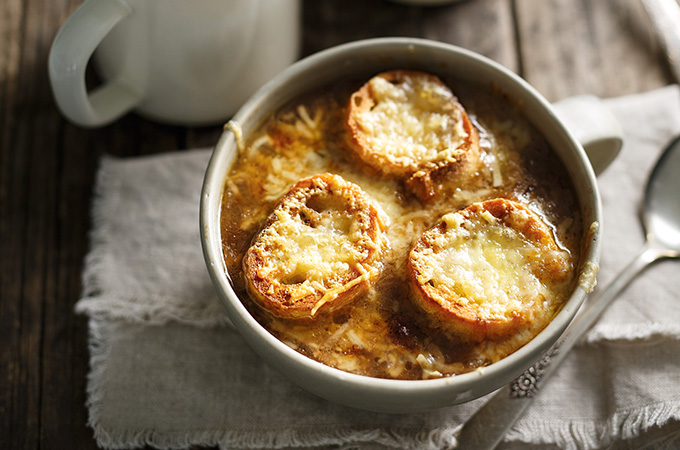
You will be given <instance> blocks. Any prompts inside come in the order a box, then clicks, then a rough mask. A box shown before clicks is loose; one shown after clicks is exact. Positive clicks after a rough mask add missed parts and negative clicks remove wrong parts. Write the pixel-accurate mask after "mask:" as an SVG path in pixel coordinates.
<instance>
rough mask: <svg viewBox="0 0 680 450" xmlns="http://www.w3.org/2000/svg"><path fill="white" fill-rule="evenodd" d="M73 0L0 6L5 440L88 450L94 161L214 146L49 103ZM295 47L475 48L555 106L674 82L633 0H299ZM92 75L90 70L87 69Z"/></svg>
mask: <svg viewBox="0 0 680 450" xmlns="http://www.w3.org/2000/svg"><path fill="white" fill-rule="evenodd" d="M79 4H80V0H3V1H2V2H0V339H1V341H0V448H2V449H41V448H44V449H51V448H58V449H62V448H78V449H88V448H96V443H95V441H94V438H93V435H92V430H91V429H90V428H89V427H88V426H87V417H88V413H87V409H86V407H85V401H86V393H85V388H86V377H87V372H88V359H89V354H88V350H87V322H86V319H85V318H84V317H81V316H77V315H75V314H74V312H73V306H74V304H75V302H76V301H77V299H78V297H79V295H80V290H81V288H82V285H81V279H80V276H81V272H82V267H83V266H82V264H83V258H84V256H85V254H86V253H87V250H88V246H89V242H88V231H89V229H90V227H91V223H90V205H91V202H92V188H93V185H94V181H95V176H96V171H97V167H98V164H99V160H100V158H101V156H102V155H104V154H110V155H114V156H117V157H133V156H140V155H148V154H153V153H159V152H165V151H172V150H175V149H182V148H192V147H209V146H211V145H213V143H214V142H216V140H217V138H218V136H219V133H220V128H219V127H206V128H182V127H172V126H166V125H161V124H156V123H153V122H150V121H148V120H145V119H144V118H141V117H138V116H137V115H135V114H130V115H128V116H126V117H124V118H123V119H121V120H119V121H118V122H116V123H115V124H113V125H110V126H107V127H104V128H99V129H93V130H88V129H81V128H78V127H75V126H73V125H72V124H70V123H68V122H67V121H65V120H64V119H63V118H62V116H61V115H60V114H59V111H58V110H57V108H56V107H55V105H54V102H53V100H52V95H51V92H50V88H49V82H48V77H47V69H46V62H47V56H48V53H49V48H50V45H51V42H52V40H53V38H54V36H55V34H56V32H57V30H58V29H59V27H60V26H61V24H62V23H63V22H64V21H65V20H66V18H67V17H69V15H70V14H71V13H72V12H73V11H74V10H75V9H76V8H77V6H78V5H79ZM303 11H304V13H303V27H304V30H303V54H305V55H307V54H310V53H313V52H316V51H319V50H321V49H324V48H327V47H330V46H332V45H336V44H340V43H343V42H348V41H353V40H357V39H363V38H369V37H378V36H415V37H423V38H428V39H435V40H439V41H442V42H448V43H452V44H456V45H460V46H463V47H466V48H469V49H472V50H475V51H478V52H480V53H482V54H484V55H486V56H488V57H490V58H492V59H494V60H496V61H498V62H500V63H501V64H503V65H505V66H507V67H509V68H510V69H511V70H514V71H515V72H517V73H519V74H520V75H522V76H524V77H525V78H526V79H527V80H528V81H529V82H530V83H532V84H534V85H535V86H536V87H537V88H538V90H539V91H541V92H542V93H543V94H545V95H546V96H547V97H548V99H550V100H557V99H560V98H562V97H565V96H568V95H573V94H578V93H592V94H596V95H601V96H605V97H609V96H616V95H621V94H628V93H634V92H642V91H645V90H648V89H652V88H655V87H659V86H662V85H664V84H667V83H669V82H670V81H671V80H670V75H669V71H668V70H667V67H666V66H665V62H664V61H663V59H662V56H661V53H660V51H659V46H658V42H657V39H656V37H655V35H654V33H653V32H652V31H651V30H650V28H649V21H648V19H647V18H646V16H645V15H644V11H643V10H642V7H641V6H640V5H639V3H638V2H637V1H636V0H598V1H592V0H540V1H537V0H468V1H465V2H461V3H458V4H452V5H449V6H444V7H433V8H418V7H413V6H405V5H400V4H396V3H392V2H389V1H387V0H307V1H305V2H304V9H303ZM88 76H89V77H92V78H95V79H96V76H95V75H93V74H92V71H90V72H89V75H88Z"/></svg>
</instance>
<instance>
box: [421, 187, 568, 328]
mask: <svg viewBox="0 0 680 450" xmlns="http://www.w3.org/2000/svg"><path fill="white" fill-rule="evenodd" d="M409 270H410V272H411V277H412V281H413V286H414V292H415V295H416V299H417V302H418V303H419V304H420V306H422V307H423V309H425V310H426V311H427V312H429V313H431V314H432V316H433V318H434V320H435V321H437V323H438V326H441V327H442V328H445V329H448V330H449V331H452V332H453V333H454V334H457V335H459V336H466V337H467V336H469V337H471V338H472V339H473V340H482V339H485V338H499V337H504V336H509V335H511V334H512V333H514V332H515V331H516V330H517V329H518V328H519V327H520V326H525V325H526V324H531V323H537V322H540V321H541V320H544V319H546V318H547V317H550V316H552V314H553V313H554V309H555V307H556V304H555V302H556V300H555V299H556V298H559V297H557V296H555V295H554V292H555V289H556V288H557V287H559V285H560V283H562V282H563V281H565V280H566V279H567V278H568V276H569V274H570V272H571V264H570V257H569V253H568V252H567V251H566V250H564V249H561V248H560V247H559V246H558V245H557V244H556V243H555V241H554V239H553V237H552V232H551V229H550V228H549V227H548V226H547V225H546V224H545V223H544V222H543V221H542V220H541V218H540V217H539V216H538V215H537V214H535V213H533V212H532V211H531V210H529V209H528V208H526V207H525V206H523V205H521V204H520V203H518V202H514V201H510V200H506V199H494V200H489V201H486V202H483V203H477V204H473V205H471V206H469V207H468V208H466V209H464V210H462V211H458V212H454V213H449V214H446V215H444V216H443V217H442V219H441V222H440V223H439V224H438V225H437V226H435V227H434V228H432V229H430V230H428V231H427V232H425V233H424V234H423V236H422V237H421V238H420V239H419V240H418V242H417V243H416V245H415V246H414V248H413V249H412V251H411V253H410V255H409Z"/></svg>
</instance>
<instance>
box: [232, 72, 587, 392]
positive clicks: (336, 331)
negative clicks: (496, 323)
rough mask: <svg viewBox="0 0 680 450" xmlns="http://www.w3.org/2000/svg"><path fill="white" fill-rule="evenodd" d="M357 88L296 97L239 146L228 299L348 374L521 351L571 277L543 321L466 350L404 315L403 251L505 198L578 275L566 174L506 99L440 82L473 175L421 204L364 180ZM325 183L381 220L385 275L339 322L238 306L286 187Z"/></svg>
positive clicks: (578, 230) (402, 372) (392, 374)
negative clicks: (355, 117) (467, 211)
mask: <svg viewBox="0 0 680 450" xmlns="http://www.w3.org/2000/svg"><path fill="white" fill-rule="evenodd" d="M365 81H366V80H356V81H355V82H350V81H348V82H346V83H343V84H340V85H334V86H332V87H329V88H327V89H322V90H318V91H315V92H313V93H310V94H308V95H305V96H304V97H301V98H298V99H296V100H295V101H293V102H290V103H289V104H287V105H285V106H284V107H282V108H281V109H279V110H278V111H275V112H273V113H272V114H271V117H270V118H269V119H268V120H266V121H265V122H264V123H263V124H262V125H261V126H259V127H258V129H257V130H256V131H255V132H254V133H252V134H251V135H250V136H246V138H245V140H244V141H243V143H242V144H243V145H241V148H240V149H239V156H238V159H237V161H236V162H235V164H234V165H233V166H232V169H231V172H230V173H229V175H228V178H227V181H226V183H225V187H224V192H223V200H222V215H221V227H222V242H223V253H224V260H225V263H226V266H227V270H228V273H229V275H230V279H231V281H232V283H233V286H234V289H235V291H236V293H237V294H238V295H239V297H240V299H241V300H242V302H243V304H244V305H245V306H246V307H247V309H248V310H249V311H250V312H251V314H252V315H253V316H254V317H255V318H256V319H257V320H258V321H259V322H260V323H261V324H262V326H263V327H265V328H266V329H267V330H269V332H271V333H272V334H273V335H274V336H276V337H277V338H278V339H280V340H281V341H282V342H284V343H285V344H287V345H288V346H290V347H291V348H293V349H295V350H296V351H298V352H300V353H301V354H303V355H306V356H308V357H310V358H312V359H315V360H317V361H319V362H321V363H323V364H326V365H328V366H331V367H335V368H338V369H341V370H344V371H347V372H352V373H357V374H362V375H367V376H371V377H381V378H394V379H424V378H436V377H445V376H451V375H456V374H461V373H465V372H469V371H472V370H475V369H478V368H482V367H484V366H486V365H489V364H491V363H493V362H495V361H498V360H500V359H502V358H503V357H505V356H507V355H508V354H510V353H512V352H514V351H515V350H517V349H518V348H519V347H521V346H522V345H524V344H525V343H527V342H528V341H529V340H530V339H531V338H532V337H533V336H535V335H536V334H537V333H538V332H540V330H541V329H543V328H544V327H545V326H546V324H547V323H548V322H549V320H550V319H551V318H552V317H553V316H554V314H556V313H557V312H558V311H559V309H560V307H561V306H562V305H563V304H564V302H566V300H567V299H568V298H569V296H570V295H571V293H572V291H573V290H574V288H575V285H576V283H577V280H576V277H575V269H572V272H571V273H570V274H569V276H568V278H567V280H566V281H565V282H564V283H563V284H561V285H560V287H559V288H555V289H553V292H551V294H552V295H553V296H554V299H553V301H552V302H551V305H554V306H553V307H551V308H552V309H553V310H551V311H550V314H549V315H548V316H547V317H544V318H540V320H536V321H535V322H534V323H531V325H529V326H527V327H524V328H523V329H522V330H520V331H519V332H518V333H515V334H513V335H512V336H510V337H504V338H502V339H496V340H485V341H483V342H474V343H470V342H466V341H465V340H461V339H457V338H454V337H452V336H449V335H447V334H446V333H441V332H440V331H439V330H437V329H436V328H435V327H433V326H431V325H430V324H429V323H428V319H427V317H425V316H424V314H423V312H422V311H421V310H419V309H418V308H417V307H415V306H414V304H413V302H412V299H411V298H410V296H411V291H410V289H409V286H408V280H407V275H406V263H407V257H408V254H409V251H410V249H411V248H412V246H413V245H414V243H415V241H416V240H417V239H418V238H419V237H420V236H421V234H422V233H423V232H424V231H426V230H427V229H429V228H430V227H432V226H433V225H435V224H436V223H437V222H438V221H439V220H440V218H441V217H442V216H443V215H444V214H446V213H449V212H452V211H457V210H460V209H462V208H465V207H467V206H468V205H470V204H472V203H474V202H480V201H485V200H489V199H494V198H507V199H511V200H515V201H518V202H520V203H522V204H523V205H526V206H527V207H528V208H529V209H531V210H532V211H534V212H536V213H537V214H539V215H540V216H541V218H542V219H543V220H544V221H545V222H546V223H547V224H549V225H550V226H551V228H552V232H553V234H554V236H553V237H554V239H555V241H556V242H557V243H558V244H559V246H560V247H562V248H563V249H565V250H567V251H568V252H569V255H570V258H571V261H572V267H573V268H577V267H578V266H579V260H580V240H581V236H582V233H583V224H582V221H581V217H580V215H579V214H580V213H579V211H580V209H579V205H578V201H577V198H576V194H575V192H574V190H573V187H572V186H571V184H570V181H569V178H568V176H567V174H566V171H565V169H564V167H563V166H562V164H561V163H560V161H559V159H558V158H557V157H556V155H555V154H554V153H553V152H552V150H551V149H550V147H549V146H548V144H547V142H546V140H545V139H544V138H543V137H542V136H541V135H540V134H539V133H538V132H537V131H536V130H535V129H534V128H533V127H532V126H531V125H530V124H529V123H528V122H527V121H526V120H525V119H524V118H523V117H522V114H521V108H519V107H518V106H516V105H514V104H513V103H512V102H511V101H510V100H509V99H508V98H506V97H505V96H503V95H502V94H500V93H498V92H495V91H494V90H493V89H486V88H484V87H481V86H476V85H472V84H468V83H461V82H456V81H453V80H446V79H444V81H445V82H446V84H447V85H449V86H450V87H451V88H452V91H453V92H454V94H455V95H456V96H457V97H458V99H459V100H460V102H461V104H462V105H463V106H464V107H465V109H466V110H467V113H468V115H469V117H470V119H471V121H472V123H473V124H474V125H475V127H476V128H477V131H478V133H479V137H480V148H481V159H482V164H481V165H480V168H479V170H478V171H477V172H476V174H475V176H474V177H471V178H470V179H469V180H466V181H465V183H464V184H462V185H461V184H460V183H459V182H458V181H457V180H455V174H452V175H451V176H450V177H449V178H446V179H444V180H443V181H441V182H440V185H439V186H438V192H439V193H438V194H437V195H436V196H435V197H434V198H432V199H429V200H427V201H422V200H420V199H418V198H416V197H415V196H414V195H412V194H411V193H409V191H408V190H406V189H405V187H404V185H403V182H401V181H399V180H395V179H389V178H386V177H384V176H380V175H376V174H375V173H371V171H368V170H366V169H365V168H364V167H363V166H362V165H360V164H359V163H358V161H356V160H355V159H354V158H353V156H352V152H351V151H350V150H349V148H348V145H349V144H348V143H347V136H346V133H347V131H346V129H345V126H344V121H345V115H346V108H347V104H348V100H349V98H350V95H351V94H352V92H354V91H355V90H356V89H357V88H358V87H359V86H361V85H362V84H363V83H364V82H365ZM327 172H329V173H333V174H337V175H340V176H342V177H343V178H344V179H346V180H348V181H350V182H352V183H355V184H356V185H358V186H360V187H361V188H362V189H363V190H364V191H365V192H366V193H367V194H368V195H369V196H370V197H372V198H373V199H374V200H375V201H376V202H378V203H379V204H380V205H381V206H382V208H383V210H384V211H385V213H386V214H387V215H388V216H389V218H390V225H389V228H388V230H387V236H388V239H389V248H388V250H387V251H386V254H385V255H384V258H383V261H382V265H383V270H382V271H381V273H380V275H379V277H378V278H377V280H376V281H375V282H374V283H373V285H372V286H371V288H370V289H369V290H368V292H367V293H366V294H364V295H362V296H361V297H360V298H358V299H355V300H354V301H353V302H352V303H351V304H349V305H347V306H344V307H342V308H341V309H338V310H337V311H333V312H329V313H327V314H319V315H318V316H317V317H315V318H314V319H313V320H291V319H282V318H279V317H275V316H273V315H271V314H269V313H268V312H267V311H264V310H263V309H262V308H260V307H258V306H257V304H256V303H255V302H253V300H252V299H251V298H250V297H249V296H248V293H247V291H246V287H245V286H246V282H245V279H244V271H243V268H242V260H243V257H244V254H245V253H246V251H247V250H248V248H249V246H250V244H251V241H252V239H253V237H254V236H255V235H256V234H257V233H258V231H259V230H260V229H261V227H262V225H263V223H264V222H265V220H266V218H267V217H268V216H269V214H270V213H271V212H272V210H273V209H274V207H275V206H276V204H277V202H278V201H279V199H280V198H281V197H282V196H283V195H284V194H285V193H286V192H287V191H288V189H289V188H290V187H291V186H292V185H293V184H294V183H296V182H297V181H298V180H300V179H302V178H305V177H309V176H312V175H315V174H321V173H327Z"/></svg>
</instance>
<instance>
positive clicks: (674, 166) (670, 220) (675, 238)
mask: <svg viewBox="0 0 680 450" xmlns="http://www.w3.org/2000/svg"><path fill="white" fill-rule="evenodd" d="M679 195H680V137H678V138H676V139H674V140H673V141H672V142H671V143H670V144H669V145H668V148H667V149H666V151H664V153H663V154H662V155H661V157H660V158H659V161H658V162H657V164H656V166H655V167H654V170H653V171H652V174H651V176H650V178H649V182H648V184H647V190H646V192H645V206H644V211H643V223H644V227H645V231H646V232H647V243H648V245H649V246H652V247H657V248H662V249H665V250H666V251H668V252H670V254H669V255H668V257H678V253H680V197H679Z"/></svg>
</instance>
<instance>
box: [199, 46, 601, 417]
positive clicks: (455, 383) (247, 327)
mask: <svg viewBox="0 0 680 450" xmlns="http://www.w3.org/2000/svg"><path fill="white" fill-rule="evenodd" d="M392 47H397V48H398V47H407V48H429V49H435V50H442V51H444V52H453V53H457V54H459V55H461V56H463V57H465V58H468V59H471V60H475V61H476V62H477V63H480V64H483V65H486V66H488V67H489V69H490V70H495V71H498V72H501V73H502V74H503V76H504V77H505V78H507V79H509V80H510V82H511V83H513V84H515V85H517V86H518V88H519V89H521V90H523V91H524V92H525V93H526V94H527V95H529V96H530V97H531V98H532V100H533V101H534V102H535V103H536V104H537V105H538V106H539V107H540V108H541V109H542V110H543V111H544V112H545V116H546V118H547V120H551V121H552V122H554V125H555V131H556V132H558V133H561V134H562V136H560V139H563V140H566V141H569V144H570V146H571V147H572V148H573V149H575V151H576V153H575V154H574V156H575V157H576V158H577V159H579V161H578V163H579V164H578V166H579V168H580V169H581V171H582V172H583V173H581V176H582V177H583V178H584V179H585V180H587V182H588V185H589V186H588V188H587V190H588V192H589V193H590V202H589V205H588V207H589V208H591V210H592V211H590V216H591V217H592V218H594V219H596V220H598V221H599V219H600V218H601V217H602V213H601V209H602V208H601V200H600V195H599V192H598V189H597V182H596V179H595V174H594V172H593V170H592V168H591V166H590V163H589V161H588V159H587V156H586V154H585V151H584V150H583V148H582V147H581V145H580V144H579V143H578V142H577V141H576V139H575V138H574V137H573V135H572V134H571V133H570V132H569V130H567V129H566V127H565V126H564V124H563V123H562V122H561V121H560V120H559V119H558V118H557V116H556V114H555V112H554V111H553V109H552V107H551V105H550V103H549V102H548V101H547V100H546V99H545V98H544V97H543V96H542V95H541V94H540V93H538V91H536V89H535V88H533V87H532V86H531V85H530V84H529V83H528V82H526V81H525V80H524V79H522V78H521V77H519V76H518V75H517V74H515V73H514V72H512V71H510V70H509V69H507V68H506V67H504V66H502V65H501V64H499V63H497V62H495V61H493V60H491V59H489V58H487V57H485V56H482V55H480V54H478V53H476V52H473V51H470V50H467V49H464V48H461V47H458V46H455V45H452V44H447V43H442V42H437V41H433V40H429V39H421V38H405V37H386V38H371V39H363V40H358V41H353V42H349V43H345V44H341V45H338V46H334V47H331V48H328V49H326V50H322V51H320V52H318V53H315V54H312V55H310V56H307V57H305V58H303V59H301V60H299V61H298V62H296V63H294V64H293V65H291V66H290V67H288V68H287V69H285V70H284V71H283V72H281V73H280V74H279V75H278V76H276V77H275V78H274V79H272V80H270V81H269V82H268V83H266V84H265V85H264V86H262V87H261V88H260V89H259V90H258V91H257V92H256V93H255V94H254V95H253V96H251V97H250V99H249V100H248V101H247V102H246V103H245V104H244V105H243V106H242V107H241V108H240V109H239V111H238V112H237V113H236V115H235V116H234V118H233V119H232V120H233V121H235V122H238V123H243V122H242V121H244V120H247V119H248V117H249V116H250V115H251V114H253V113H254V112H256V111H258V109H259V108H261V107H262V103H263V101H264V100H266V99H268V98H269V97H270V96H272V94H274V93H276V92H277V91H278V90H279V89H281V88H282V87H284V86H285V85H286V84H287V83H288V82H289V80H291V79H294V78H297V77H300V76H303V75H304V74H305V73H307V72H308V71H310V70H312V69H313V68H315V67H317V66H318V65H320V64H323V63H324V62H325V61H328V60H331V59H334V58H337V57H338V55H345V54H348V53H356V52H360V51H362V50H366V49H370V50H371V51H372V50H375V49H376V48H382V49H387V48H392ZM272 109H275V107H273V108H272ZM235 145H236V139H235V137H234V134H233V132H232V131H231V130H230V129H229V128H228V127H226V126H225V129H224V131H223V133H222V134H221V136H220V138H219V140H218V142H217V144H216V145H215V147H214V150H213V153H212V156H211V158H210V162H209V164H208V167H207V170H206V174H205V178H204V183H203V187H202V192H201V205H200V217H199V220H200V230H201V244H202V248H203V254H204V258H205V261H206V265H207V267H208V271H209V274H210V277H211V279H212V282H213V284H214V286H215V288H216V290H217V292H218V294H219V297H220V299H221V301H222V303H223V304H224V305H225V307H226V309H227V312H228V314H229V317H230V318H231V320H232V323H234V325H235V327H236V328H237V330H238V331H239V332H240V333H241V334H242V335H244V338H245V339H246V341H248V343H249V345H251V347H253V345H252V343H251V341H250V340H251V339H257V340H259V341H260V343H263V344H264V345H266V346H268V347H271V348H272V349H273V350H274V351H276V352H277V353H279V354H280V356H281V357H282V358H285V359H288V360H289V361H290V362H292V363H293V364H299V365H300V366H301V367H303V368H305V369H307V370H310V371H314V372H316V373H318V374H319V375H320V376H323V377H325V378H328V379H330V380H334V381H335V382H337V383H338V384H340V385H354V386H355V387H363V388H368V389H373V390H385V391H387V392H399V391H403V390H408V391H412V392H414V393H425V392H430V391H432V390H436V391H438V390H440V389H453V388H454V387H455V388H456V389H459V390H463V391H464V390H466V389H470V388H471V387H473V386H475V384H477V383H478V382H479V380H480V379H483V378H489V379H496V380H505V381H504V382H503V383H502V384H500V385H497V386H495V387H492V388H490V389H487V392H491V391H492V390H495V389H496V388H498V387H500V386H502V385H503V384H505V383H506V382H509V381H511V380H512V379H514V378H516V376H518V375H519V374H521V373H522V372H523V371H524V370H526V369H527V368H529V367H530V366H531V365H532V364H533V363H534V362H535V361H537V360H539V358H540V357H541V356H542V355H543V354H544V353H545V351H546V350H547V349H548V348H549V347H550V345H552V344H553V343H554V342H556V341H557V340H558V338H559V337H560V336H561V335H562V333H563V331H564V329H566V327H567V326H568V324H569V323H570V322H571V320H572V319H573V317H574V316H575V314H576V312H577V311H578V309H579V308H580V306H581V304H582V303H583V301H584V299H585V296H586V292H585V290H584V289H583V287H582V286H581V285H580V284H579V283H577V284H576V287H575V289H574V291H573V293H572V294H571V295H570V297H569V298H568V299H567V301H566V302H565V304H564V305H563V307H562V308H561V310H560V311H559V312H558V313H557V314H556V315H555V316H554V317H553V319H552V320H551V321H550V323H548V325H547V326H546V327H545V328H544V329H543V330H541V331H540V332H539V333H538V334H537V335H536V336H534V337H533V338H532V339H531V340H530V341H529V342H528V343H526V344H525V345H523V346H522V347H521V348H519V349H518V350H516V351H515V352H513V353H511V354H510V355H507V356H506V357H504V358H502V359H501V360H499V361H497V362H494V363H492V364H490V365H488V366H485V367H483V368H480V369H477V370H473V371H472V372H468V373H463V374H460V375H455V376H450V377H443V378H435V379H425V380H395V379H385V378H375V377H370V376H366V375H359V374H354V373H349V372H345V371H343V370H341V369H337V368H333V367H330V366H327V365H325V364H323V363H321V362H318V361H315V360H313V359H311V358H308V357H306V356H304V355H302V354H300V353H298V352H297V351H295V350H294V349H292V348H290V347H289V346H287V345H286V344H284V343H283V342H281V341H279V340H278V339H277V338H276V337H274V336H273V335H272V334H271V333H269V331H267V330H266V329H265V328H264V327H263V326H262V325H260V323H259V322H257V320H255V318H254V317H252V315H251V314H250V313H249V312H248V310H247V309H246V307H245V306H244V305H243V304H242V303H241V301H240V299H239V298H238V296H237V295H236V294H235V292H234V291H233V289H232V287H231V285H230V281H229V275H228V273H227V271H226V268H225V267H224V260H223V256H222V252H221V250H222V247H221V233H220V232H219V219H218V220H217V227H214V226H213V225H214V224H215V217H214V213H215V202H217V204H219V203H221V196H222V191H223V188H224V182H225V180H226V178H227V174H226V172H224V171H223V169H224V168H225V167H227V168H228V167H229V166H230V164H231V163H230V162H229V161H227V158H230V160H233V159H234V158H235V157H236V156H235V154H232V155H229V148H232V147H235ZM579 149H580V150H579ZM233 153H235V152H233ZM584 195H585V194H584ZM215 196H218V197H219V200H215ZM211 202H212V207H211ZM581 209H582V211H583V210H584V205H581ZM217 213H218V214H219V211H217ZM584 215H585V214H584ZM215 228H217V229H215ZM587 228H588V227H587V222H586V219H585V217H584V233H586V232H587ZM600 228H601V227H600ZM600 228H598V229H595V230H591V232H590V233H589V235H588V237H584V241H585V246H584V249H583V252H584V255H583V257H582V268H583V267H585V266H586V265H587V264H589V263H592V264H596V265H597V264H598V262H599V258H600V252H601V242H600V241H601V239H600ZM255 350H256V351H258V349H257V348H255ZM258 353H259V352H258ZM261 356H264V355H261ZM265 359H266V360H268V358H266V357H265ZM520 366H521V370H520V369H519V367H520ZM513 367H514V370H510V369H512V368H513ZM496 384H497V383H496ZM477 397H479V395H477ZM466 401H467V400H466ZM454 403H456V402H452V403H451V404H454Z"/></svg>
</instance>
